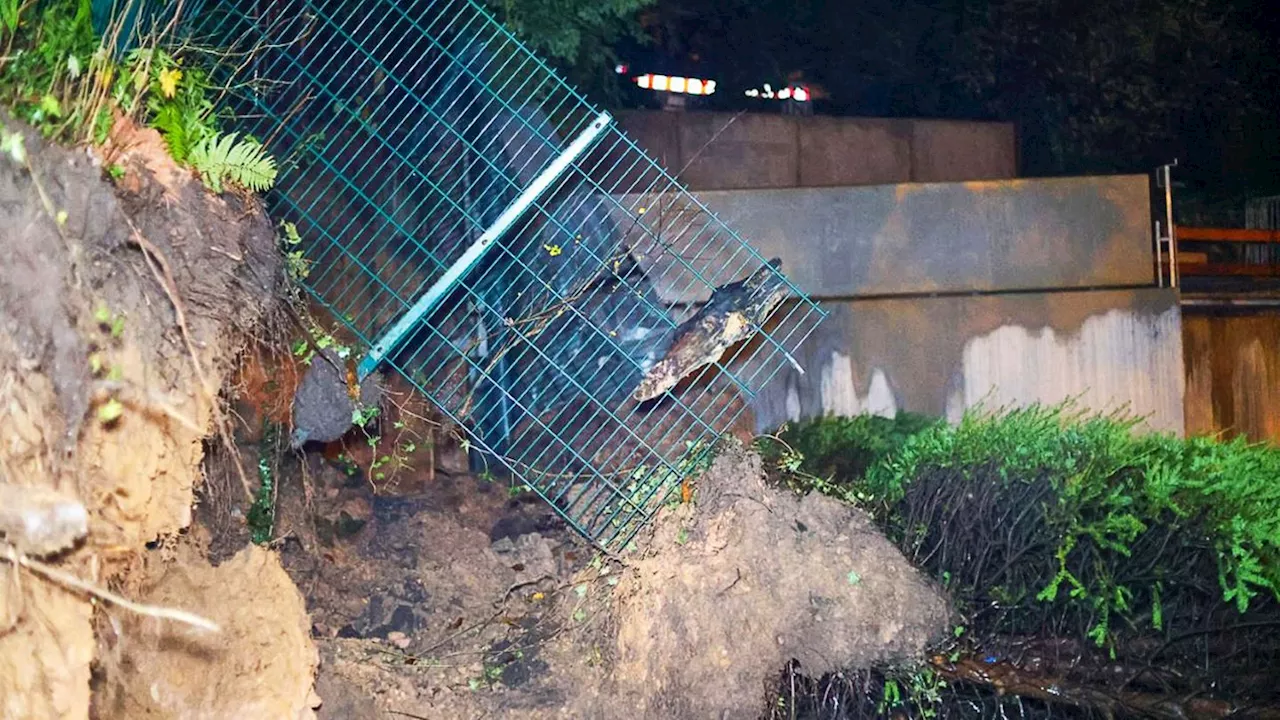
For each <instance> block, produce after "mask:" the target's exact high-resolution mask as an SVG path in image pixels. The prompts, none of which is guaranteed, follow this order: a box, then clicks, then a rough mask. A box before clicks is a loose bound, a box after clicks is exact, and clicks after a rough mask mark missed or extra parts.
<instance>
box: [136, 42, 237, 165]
mask: <svg viewBox="0 0 1280 720" xmlns="http://www.w3.org/2000/svg"><path fill="white" fill-rule="evenodd" d="M130 61H131V65H132V66H133V67H135V68H139V70H137V71H140V69H141V67H142V66H143V65H144V63H146V62H148V61H150V62H151V64H152V70H151V72H150V73H149V75H150V79H149V81H148V86H147V87H148V92H147V96H146V109H147V117H148V124H150V125H151V127H153V128H155V129H156V130H158V131H160V135H161V137H163V138H164V142H165V145H166V146H167V147H168V148H169V154H170V155H171V156H172V157H173V159H174V160H177V161H178V162H180V163H185V162H187V161H188V159H189V158H190V156H191V154H192V152H193V151H194V149H195V148H196V146H197V145H199V144H200V143H202V142H205V141H207V140H209V139H210V138H212V137H214V136H215V135H217V134H218V117H217V114H216V113H215V110H214V105H213V100H212V99H211V95H212V92H211V91H212V88H211V87H210V86H209V79H208V77H209V76H208V74H207V72H206V71H205V70H204V69H203V68H200V67H190V68H182V67H181V66H180V65H179V63H178V62H177V61H176V60H175V59H174V58H173V57H172V56H170V55H169V53H167V52H164V51H151V50H146V49H141V50H134V51H133V52H131V53H130ZM135 72H136V71H135ZM126 84H127V83H126ZM197 169H198V168H197Z"/></svg>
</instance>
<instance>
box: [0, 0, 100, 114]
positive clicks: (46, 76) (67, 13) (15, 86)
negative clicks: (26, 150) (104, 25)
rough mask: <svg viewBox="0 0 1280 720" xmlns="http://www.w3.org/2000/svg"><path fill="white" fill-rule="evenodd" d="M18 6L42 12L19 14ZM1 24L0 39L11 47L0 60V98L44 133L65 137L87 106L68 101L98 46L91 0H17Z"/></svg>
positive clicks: (4, 1)
mask: <svg viewBox="0 0 1280 720" xmlns="http://www.w3.org/2000/svg"><path fill="white" fill-rule="evenodd" d="M13 2H14V0H0V5H10V4H11V3H13ZM20 9H22V10H28V11H34V10H37V9H38V10H39V15H38V16H36V17H35V18H32V17H31V16H30V15H26V16H23V17H19V10H20ZM0 24H2V25H3V28H4V29H3V31H0V38H3V39H4V40H6V41H7V42H8V47H9V48H10V50H9V51H8V52H7V53H6V54H5V55H4V57H3V58H2V59H0V101H2V102H3V103H4V104H5V105H7V106H9V107H10V108H12V110H13V112H14V114H15V115H16V116H17V117H19V118H21V119H22V120H25V121H26V122H29V123H31V124H32V125H34V126H35V127H37V128H39V129H40V131H41V132H42V133H44V134H45V135H46V136H49V137H60V138H65V136H66V135H68V134H70V133H72V132H74V131H76V130H78V129H79V128H80V127H81V126H82V125H83V124H84V122H85V120H86V116H85V113H84V108H83V106H82V105H80V104H75V103H72V102H68V101H69V100H72V99H73V98H75V97H76V96H77V94H78V91H79V90H80V86H81V82H82V81H83V80H84V79H85V73H84V72H83V69H84V66H85V65H87V64H88V63H89V61H90V59H91V58H92V57H93V54H94V51H95V50H96V48H97V45H98V42H97V37H96V36H95V35H94V32H93V25H92V22H91V20H90V12H89V0H56V1H55V2H46V3H40V4H38V5H35V4H32V5H27V4H25V3H19V4H16V5H13V6H12V7H9V8H6V9H3V10H0Z"/></svg>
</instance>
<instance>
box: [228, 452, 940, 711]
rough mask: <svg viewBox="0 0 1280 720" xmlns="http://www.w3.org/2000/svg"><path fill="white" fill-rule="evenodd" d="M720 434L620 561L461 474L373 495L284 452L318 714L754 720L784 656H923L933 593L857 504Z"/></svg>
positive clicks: (936, 606) (863, 659)
mask: <svg viewBox="0 0 1280 720" xmlns="http://www.w3.org/2000/svg"><path fill="white" fill-rule="evenodd" d="M356 444H357V443H352V444H351V447H354V446H355V445H356ZM727 445H728V449H726V451H725V452H723V453H722V454H721V456H720V457H719V458H718V459H717V461H716V463H715V464H714V465H713V467H712V468H711V469H710V470H709V471H708V472H706V473H705V474H704V475H703V476H701V477H700V478H699V480H698V481H697V485H696V490H695V493H694V497H693V499H692V501H691V502H689V503H676V504H674V505H673V506H672V507H670V508H668V509H667V510H666V511H664V512H663V513H662V515H661V516H660V519H659V521H658V522H657V523H656V524H655V526H654V528H653V530H652V534H651V537H648V538H644V539H642V541H641V542H640V543H639V545H640V546H641V547H643V548H645V550H644V551H643V552H641V553H628V554H625V555H624V556H623V557H621V558H618V559H606V558H603V557H600V556H598V555H597V554H596V553H595V552H593V551H592V550H591V549H590V548H589V546H587V545H585V544H584V543H582V542H581V541H580V540H579V539H578V538H577V537H576V536H575V535H572V534H571V533H570V532H569V531H568V530H567V529H566V528H565V526H564V524H563V523H562V522H561V521H559V520H558V519H557V518H556V517H555V516H554V515H553V514H552V513H551V511H550V510H549V509H548V508H547V507H546V506H545V505H544V504H543V503H541V502H540V501H539V500H537V499H536V498H533V497H531V496H529V495H527V494H514V493H512V492H509V491H508V490H509V489H508V487H506V486H504V485H502V484H499V483H493V482H486V481H483V480H479V479H476V478H475V477H473V476H470V475H468V474H466V473H465V472H462V471H461V470H456V469H455V470H454V471H451V472H450V471H444V470H439V469H438V470H437V472H436V473H435V475H434V477H433V478H432V479H431V480H430V481H429V482H418V481H414V480H412V479H410V478H413V477H414V473H413V472H412V471H409V472H406V473H405V475H404V477H402V478H401V479H399V480H397V481H396V482H395V483H391V484H388V485H384V486H382V487H381V488H380V489H379V491H378V492H374V491H373V490H372V489H371V485H370V484H369V483H368V482H367V481H366V479H365V475H364V471H363V470H361V469H359V468H358V467H355V468H350V470H349V471H348V472H344V471H342V470H340V469H339V468H338V467H336V466H335V464H334V463H331V462H327V461H325V460H324V459H323V458H322V457H320V456H319V455H318V454H311V455H308V456H307V457H305V458H303V459H301V460H297V459H295V460H292V461H288V462H286V464H285V466H284V467H282V470H281V472H282V473H283V474H285V475H293V476H295V477H297V476H301V477H302V478H304V480H303V481H302V482H292V483H291V482H288V481H286V482H285V483H284V484H283V485H282V487H281V494H280V503H279V513H278V516H277V523H278V525H277V538H278V539H277V541H276V544H277V545H278V547H280V552H281V557H282V559H283V561H284V564H285V568H286V569H287V571H288V572H289V574H290V575H291V576H292V577H293V578H294V580H295V581H296V582H297V583H298V586H299V588H300V589H301V590H302V592H303V594H304V595H305V596H306V598H307V605H308V609H309V610H310V613H311V618H312V630H313V635H314V637H315V641H316V643H317V645H318V647H319V651H320V655H321V658H322V662H321V666H320V669H319V674H318V677H317V681H316V689H317V691H318V692H319V694H320V696H321V697H322V698H323V705H322V706H321V707H320V709H319V717H320V718H321V719H326V718H331V719H333V720H337V719H339V718H369V719H371V720H377V719H385V720H393V719H394V718H405V717H409V718H413V717H418V718H432V719H435V718H441V719H448V718H482V717H485V718H487V717H495V718H497V717H501V718H529V719H534V718H553V717H555V718H560V717H570V718H603V719H609V718H619V719H621V718H655V719H657V718H664V719H669V720H681V719H684V718H690V719H692V718H721V717H725V718H758V717H761V715H762V713H763V711H764V709H765V702H766V700H767V698H768V695H769V692H770V690H771V689H773V683H774V682H775V681H776V678H777V677H778V676H779V673H780V671H781V670H782V668H783V667H784V665H786V663H788V662H789V661H792V660H798V661H799V662H800V667H801V668H802V669H803V670H804V672H806V673H809V674H813V675H815V676H816V675H821V674H822V673H823V672H826V671H835V670H840V669H845V668H850V667H867V666H871V665H874V664H883V663H887V662H893V661H895V660H903V659H910V658H918V657H920V655H921V653H922V651H923V649H924V648H925V647H926V645H927V644H928V643H929V642H930V641H931V640H933V639H936V638H937V636H938V633H939V632H940V631H943V630H944V629H945V627H946V623H947V620H948V613H949V609H948V607H947V604H946V602H945V600H944V599H943V597H942V595H941V594H940V592H939V591H937V590H936V589H935V588H934V587H932V586H931V584H930V583H929V582H928V581H927V580H926V579H925V578H923V577H922V576H921V575H920V574H919V573H917V572H916V571H915V570H914V569H913V568H911V567H910V566H909V565H908V564H907V563H906V562H905V560H904V559H903V558H902V557H901V555H900V554H899V553H898V551H897V550H896V549H895V548H894V547H893V546H892V545H891V544H890V543H889V542H888V541H887V540H885V539H884V538H883V536H881V535H880V534H879V533H878V532H877V531H876V530H875V529H874V528H873V527H872V526H871V524H870V521H869V520H868V519H867V518H866V517H865V516H864V515H863V514H862V513H860V512H859V511H857V510H855V509H852V508H849V507H848V506H845V505H843V504H841V503H838V502H836V501H834V500H831V499H828V498H825V497H822V496H817V495H814V496H809V497H805V498H797V497H795V496H794V495H793V494H791V493H789V492H787V491H784V490H780V489H777V488H775V487H772V486H770V485H768V484H767V483H766V482H765V479H764V473H763V471H762V468H761V466H760V463H759V459H758V457H757V456H755V455H754V454H752V453H749V452H747V451H745V450H743V449H742V448H741V446H740V445H738V444H737V443H735V442H733V441H729V442H728V443H727ZM248 452H249V450H248V449H247V448H246V453H248ZM290 463H295V464H290ZM357 465H358V463H357ZM455 465H456V460H455V461H453V462H444V463H442V466H444V467H449V466H455ZM217 544H218V543H217V542H215V543H214V545H215V546H216V545H217Z"/></svg>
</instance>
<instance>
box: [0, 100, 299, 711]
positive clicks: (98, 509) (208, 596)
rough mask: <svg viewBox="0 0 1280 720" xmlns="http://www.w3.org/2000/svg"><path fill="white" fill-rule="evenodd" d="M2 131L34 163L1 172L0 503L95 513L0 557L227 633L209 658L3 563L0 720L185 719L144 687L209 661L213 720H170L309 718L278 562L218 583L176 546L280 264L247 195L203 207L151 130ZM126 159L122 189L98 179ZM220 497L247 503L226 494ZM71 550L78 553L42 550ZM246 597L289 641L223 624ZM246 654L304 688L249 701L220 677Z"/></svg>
mask: <svg viewBox="0 0 1280 720" xmlns="http://www.w3.org/2000/svg"><path fill="white" fill-rule="evenodd" d="M0 122H2V123H3V124H4V126H5V128H6V129H7V130H9V131H13V130H22V131H23V133H24V146H25V148H26V158H25V159H24V158H21V157H15V156H14V155H13V154H5V155H4V156H3V157H0V257H3V258H4V260H3V262H0V427H3V428H4V429H5V432H4V436H3V442H0V490H7V491H8V492H9V493H10V496H11V497H18V498H20V499H21V501H20V502H15V503H11V505H10V507H8V508H7V509H8V510H10V511H11V514H13V513H17V515H18V517H19V518H23V517H24V516H23V515H22V514H21V512H20V511H21V508H19V507H18V506H19V505H20V504H21V503H22V502H30V501H31V500H33V499H34V498H35V497H36V493H37V492H40V490H39V489H43V490H46V491H49V492H52V493H56V495H54V496H53V497H54V498H55V499H56V500H58V501H59V502H61V503H62V505H63V507H65V508H70V509H71V510H70V512H71V515H70V516H68V517H72V516H74V515H75V511H74V510H75V508H77V507H80V506H82V507H83V508H84V511H86V517H87V528H86V529H87V532H85V533H78V532H74V528H73V527H72V528H71V530H72V531H71V532H67V533H64V534H63V536H62V537H58V538H54V539H53V540H51V541H49V542H36V541H35V540H34V539H33V538H32V537H31V536H30V534H29V532H28V531H29V530H30V528H28V530H21V529H19V528H18V527H16V526H15V525H14V523H13V522H10V524H9V525H8V526H7V527H0V535H3V536H4V539H5V540H7V543H3V544H0V550H3V551H4V552H5V553H6V554H8V553H10V552H11V550H12V546H13V545H17V548H16V549H17V551H25V552H27V553H29V554H30V555H32V556H40V557H43V558H44V560H45V561H46V562H48V563H49V564H50V565H53V566H55V567H57V568H58V569H59V570H61V571H63V572H65V573H71V574H73V575H74V576H76V577H78V578H82V579H84V580H87V581H90V582H93V583H96V584H98V585H102V586H109V587H111V588H113V589H116V590H118V591H119V592H120V593H121V594H122V595H125V596H127V597H134V598H137V597H140V596H141V597H143V598H147V597H149V598H151V599H152V600H153V601H155V602H160V603H163V604H171V605H174V606H177V607H180V608H182V607H185V608H187V609H191V610H193V611H195V612H202V613H205V614H207V615H210V616H213V615H214V614H215V612H214V610H215V609H217V610H218V611H219V612H218V613H217V614H220V615H221V616H222V618H221V621H222V622H223V624H224V625H227V627H224V629H223V632H222V633H221V634H220V635H219V636H218V639H217V640H211V639H210V638H204V639H203V640H200V642H201V643H204V644H203V645H201V644H199V643H197V642H196V641H195V640H192V639H191V638H190V637H188V636H189V635H190V634H192V633H194V632H196V631H194V630H192V629H190V628H186V627H184V626H180V625H177V624H175V623H172V622H167V621H162V620H158V619H155V618H139V617H137V616H134V615H132V614H130V613H128V612H126V611H125V610H122V609H120V608H119V607H117V606H114V605H111V604H104V603H100V602H99V603H91V602H90V601H89V599H88V598H87V597H86V596H85V595H84V594H83V593H80V592H75V591H71V590H68V589H67V588H66V587H65V586H64V585H63V584H57V583H53V582H50V581H48V580H46V579H43V578H41V577H38V576H37V575H35V574H34V573H31V572H27V571H22V572H15V569H14V567H13V566H12V564H10V563H8V562H5V563H0V717H3V718H6V719H8V718H24V719H30V720H39V719H41V718H68V719H71V720H75V719H76V718H87V717H89V716H90V713H91V709H90V707H91V703H92V704H95V705H96V707H95V708H94V710H93V713H94V715H95V716H97V717H103V718H109V717H117V716H125V715H118V714H116V712H115V711H116V709H117V708H123V707H125V706H124V705H119V704H113V703H112V702H107V701H108V700H111V699H113V698H114V699H116V700H119V698H121V697H123V696H127V695H137V694H138V693H142V694H143V695H144V696H150V697H151V698H152V699H153V701H151V702H149V703H142V704H144V705H149V707H147V708H146V709H145V710H139V709H138V707H137V706H138V704H139V703H138V702H135V703H134V706H133V707H134V710H133V711H131V712H128V713H126V714H127V716H129V717H156V718H159V717H178V716H179V713H178V712H177V711H174V710H172V707H174V706H173V703H172V702H171V701H172V699H173V698H172V693H171V692H170V691H169V690H167V689H165V688H164V687H163V686H162V683H160V682H159V681H160V680H162V679H163V678H161V677H159V675H157V677H149V676H148V675H147V673H151V672H153V671H155V672H157V673H159V669H163V668H165V667H185V668H187V669H188V670H193V671H194V669H195V668H196V667H200V668H201V669H200V670H199V672H202V673H205V674H206V678H207V679H208V680H209V683H210V685H211V686H213V687H217V688H218V689H219V692H220V693H222V694H223V695H225V696H226V697H223V698H221V699H219V702H220V703H222V704H221V705H217V706H214V707H210V708H207V709H204V710H202V709H201V707H200V706H199V703H198V702H197V703H190V704H189V705H190V706H189V708H188V709H187V710H186V711H185V713H184V714H181V716H182V717H206V716H208V717H213V716H218V717H234V716H247V715H244V714H242V713H240V712H239V711H238V710H236V708H234V707H228V706H227V703H228V702H233V701H231V700H228V698H237V697H244V698H246V699H247V700H252V701H253V702H259V704H257V705H253V706H252V707H254V708H256V709H255V710H254V711H253V712H252V713H250V715H252V716H254V717H300V716H305V715H306V714H307V713H309V712H310V708H309V695H310V678H309V675H310V673H311V671H312V670H313V669H314V665H315V658H314V650H313V649H312V648H311V647H310V642H309V639H308V638H306V637H305V636H302V637H298V633H296V632H294V633H290V632H289V631H288V628H289V627H291V626H299V625H300V626H302V627H305V625H306V620H305V614H304V613H303V611H302V607H301V603H300V602H292V600H297V599H298V598H297V595H296V593H297V591H296V590H294V589H293V587H292V586H291V584H289V583H287V582H284V583H280V582H275V581H274V580H272V579H271V578H273V577H275V576H273V575H272V573H273V572H275V573H276V576H279V577H283V573H282V572H280V570H279V564H278V561H277V560H276V559H275V557H274V555H271V554H267V553H258V552H246V553H244V557H242V558H239V559H238V560H237V563H234V564H229V565H231V566H230V567H228V568H226V569H223V568H219V569H218V571H219V573H220V574H219V575H218V576H217V577H216V582H215V581H213V580H211V579H210V578H209V577H206V576H207V575H208V574H209V573H210V572H211V570H210V569H209V568H208V567H207V566H203V565H202V561H200V560H198V559H196V558H192V557H190V556H189V554H185V553H183V552H178V551H176V550H175V548H177V546H178V545H179V544H180V543H179V542H178V541H177V540H176V539H175V538H174V536H173V534H174V533H177V532H179V531H181V530H182V529H183V528H185V527H186V526H187V525H188V524H189V523H190V520H191V507H192V498H193V489H194V488H195V487H196V486H197V485H198V484H199V483H200V482H201V477H200V470H199V467H200V461H201V458H202V455H203V450H202V443H203V442H204V441H205V439H206V437H209V436H213V437H216V432H215V425H214V423H213V419H214V408H215V403H216V402H217V397H218V393H219V388H220V387H221V385H222V383H223V379H224V378H225V377H226V375H227V373H228V371H229V368H230V366H231V363H232V361H233V360H234V357H235V355H236V352H237V350H238V348H239V347H240V346H241V345H242V343H243V341H244V338H245V337H246V333H248V332H250V331H251V330H252V328H253V327H254V325H255V323H257V322H258V321H259V320H260V318H261V316H262V314H263V313H264V312H265V311H266V310H267V309H268V308H269V307H270V305H271V302H272V298H273V293H274V289H275V286H276V281H277V278H278V276H279V272H280V269H279V257H278V254H277V252H276V249H275V242H274V238H273V232H272V227H271V224H270V222H269V221H268V220H267V218H266V217H265V215H264V214H263V213H262V212H261V210H260V209H259V208H258V207H257V206H256V205H255V204H253V203H252V202H251V201H249V200H246V199H244V198H240V197H237V196H235V195H234V194H232V193H228V194H226V195H223V196H220V197H219V196H214V195H212V194H210V193H208V192H206V191H205V190H204V188H203V187H202V186H201V185H200V183H199V182H198V181H196V180H195V179H194V178H193V177H192V176H191V175H190V174H189V173H187V172H185V171H182V170H180V169H178V168H177V167H176V166H174V165H173V163H172V162H171V161H170V160H169V159H168V157H167V156H166V155H165V154H164V152H163V147H162V145H161V142H160V139H159V137H158V136H157V135H155V134H154V133H153V132H151V131H139V130H137V129H136V128H135V127H134V126H132V124H130V123H128V122H125V121H120V122H117V124H116V127H115V130H114V131H113V133H112V137H111V139H110V141H109V142H108V147H105V148H97V149H94V150H85V149H65V148H60V147H54V146H48V145H46V144H44V143H43V142H42V140H41V139H40V136H39V135H38V134H37V133H34V132H32V131H30V130H29V129H27V128H25V127H23V126H21V125H19V124H18V123H16V122H14V121H13V120H12V119H11V118H9V117H7V116H0ZM117 165H118V166H119V168H118V169H117V170H116V173H115V174H116V175H117V176H118V179H116V180H115V181H109V180H107V179H105V176H106V173H105V172H104V169H105V168H107V167H112V166H117ZM121 170H123V174H120V171H121ZM144 248H145V249H146V250H147V253H146V254H144ZM227 491H228V492H244V490H243V489H242V488H241V487H239V483H238V482H237V483H236V487H235V488H234V489H231V488H227ZM64 515H65V513H64ZM2 517H3V516H0V518H2ZM32 517H34V515H31V514H28V515H26V516H25V519H24V520H23V522H28V521H30V520H31V518H32ZM72 525H74V523H72ZM78 535H79V536H81V537H79V538H77V536H78ZM157 540H161V542H156V541H157ZM66 541H74V545H73V546H72V547H70V548H69V549H65V550H62V551H60V552H51V551H54V550H57V549H58V546H59V545H62V544H66ZM149 544H150V545H152V547H154V549H150V550H149V549H148V545H149ZM6 546H7V547H6ZM9 556H10V557H11V558H12V557H13V555H11V554H10V555H9ZM273 568H274V571H273ZM279 577H277V579H279ZM263 578H266V580H265V581H264V580H263ZM245 582H252V583H254V585H255V586H258V585H260V586H261V588H260V590H255V591H252V592H251V591H250V590H251V589H252V588H243V587H240V586H241V585H242V584H243V583H245ZM174 587H181V588H183V591H182V592H175V591H173V588H174ZM254 592H260V593H262V595H261V597H260V598H259V600H260V601H262V602H263V605H264V606H266V607H274V611H275V612H276V613H277V622H278V624H279V627H280V628H282V630H281V632H279V633H275V634H270V633H265V634H264V633H253V632H246V631H244V628H242V627H239V626H237V625H236V624H235V623H234V622H231V620H230V616H231V615H233V614H234V613H233V612H229V610H232V609H234V603H236V602H244V603H249V602H250V601H252V600H254ZM289 593H293V595H292V596H290V595H289ZM224 600H225V602H223V601H224ZM220 603H221V605H222V606H221V607H220ZM241 641H243V642H252V643H255V644H256V645H257V646H256V647H254V648H251V650H252V653H253V656H254V657H258V656H264V655H265V656H269V655H270V653H271V652H272V651H273V648H275V647H276V646H281V647H285V648H287V651H288V654H290V655H292V656H294V657H295V658H296V660H295V665H292V666H289V668H288V671H289V672H290V673H292V674H293V675H294V676H296V677H293V678H284V679H281V678H275V679H274V680H275V682H277V684H278V685H279V687H280V690H281V692H280V693H279V695H278V696H275V697H270V698H268V699H266V700H261V698H260V695H261V693H258V694H255V693H254V692H251V691H246V690H244V689H243V688H240V687H237V685H236V683H237V682H238V681H237V679H236V678H235V677H226V678H223V677H217V673H218V672H219V671H220V668H221V667H222V666H223V663H222V660H221V658H223V657H228V658H232V659H235V660H236V661H237V662H239V661H241V660H243V658H242V657H240V656H242V655H243V653H244V652H246V648H244V647H238V646H236V643H237V642H241ZM210 643H212V645H211V644H210ZM308 653H310V656H308ZM308 657H310V660H308ZM121 663H128V666H129V668H130V669H129V670H125V669H124V668H122V666H121ZM242 664H244V663H242ZM232 665H234V663H232ZM249 665H250V666H252V663H249ZM91 678H92V686H93V690H92V691H91ZM285 695H288V696H289V697H287V698H286V697H284V696H285ZM91 696H92V699H91ZM260 701H261V702H260ZM261 703H265V704H261ZM264 708H265V710H264ZM259 710H261V711H259Z"/></svg>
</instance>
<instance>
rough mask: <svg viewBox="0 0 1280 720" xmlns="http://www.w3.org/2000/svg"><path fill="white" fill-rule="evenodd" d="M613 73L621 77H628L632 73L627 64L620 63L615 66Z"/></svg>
mask: <svg viewBox="0 0 1280 720" xmlns="http://www.w3.org/2000/svg"><path fill="white" fill-rule="evenodd" d="M613 71H614V72H615V73H617V74H619V75H626V74H627V73H628V72H631V68H630V67H629V66H628V65H627V64H626V63H618V64H617V65H614V66H613Z"/></svg>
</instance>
